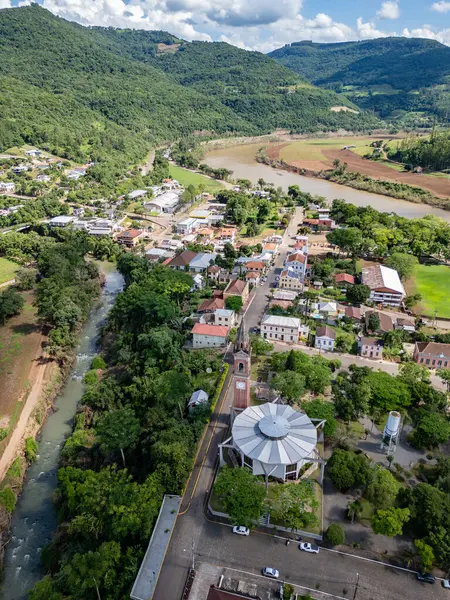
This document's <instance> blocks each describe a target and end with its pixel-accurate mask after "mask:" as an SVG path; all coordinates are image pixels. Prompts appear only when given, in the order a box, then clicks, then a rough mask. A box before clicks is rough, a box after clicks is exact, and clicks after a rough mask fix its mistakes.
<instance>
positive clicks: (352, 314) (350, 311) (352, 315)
mask: <svg viewBox="0 0 450 600" xmlns="http://www.w3.org/2000/svg"><path fill="white" fill-rule="evenodd" d="M345 316H346V317H348V318H349V319H360V318H361V309H360V308H357V307H356V306H346V307H345Z"/></svg>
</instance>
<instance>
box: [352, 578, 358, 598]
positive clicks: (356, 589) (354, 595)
mask: <svg viewBox="0 0 450 600" xmlns="http://www.w3.org/2000/svg"><path fill="white" fill-rule="evenodd" d="M358 585H359V573H356V585H355V593H354V594H353V600H355V598H356V594H357V592H358Z"/></svg>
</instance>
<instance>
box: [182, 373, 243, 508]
mask: <svg viewBox="0 0 450 600" xmlns="http://www.w3.org/2000/svg"><path fill="white" fill-rule="evenodd" d="M227 377H228V374H227ZM232 379H233V376H232V374H230V378H229V381H228V385H227V387H226V388H225V389H222V392H223V398H222V402H221V403H220V407H219V412H218V413H217V418H216V421H215V423H214V426H213V428H212V431H211V437H210V438H209V442H208V445H207V447H206V450H205V453H204V456H203V460H202V464H201V465H200V468H199V471H198V475H197V479H196V480H195V483H194V487H193V489H192V493H191V497H190V498H189V502H188V505H187V507H186V508H185V510H184V511H183V512H180V513H178V516H180V515H185V514H186V513H187V511H188V510H189V508H190V507H191V502H192V498H193V497H194V494H195V490H196V489H197V484H198V481H199V479H200V475H201V473H202V471H203V467H204V465H205V461H206V458H207V456H208V452H209V448H210V446H211V442H212V440H213V438H214V434H215V432H216V427H217V424H218V423H219V417H220V415H221V414H222V409H223V405H224V403H225V399H226V397H227V394H228V389H229V387H230V385H231V381H232ZM202 443H203V442H202ZM197 456H198V453H197ZM192 473H193V471H191V475H192ZM189 480H190V477H189Z"/></svg>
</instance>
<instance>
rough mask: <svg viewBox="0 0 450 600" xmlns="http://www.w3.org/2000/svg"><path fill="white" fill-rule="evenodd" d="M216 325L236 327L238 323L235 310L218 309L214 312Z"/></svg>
mask: <svg viewBox="0 0 450 600" xmlns="http://www.w3.org/2000/svg"><path fill="white" fill-rule="evenodd" d="M214 323H215V324H216V325H225V326H226V327H234V325H235V323H236V314H235V312H234V310H230V309H228V308H217V309H216V310H215V312H214Z"/></svg>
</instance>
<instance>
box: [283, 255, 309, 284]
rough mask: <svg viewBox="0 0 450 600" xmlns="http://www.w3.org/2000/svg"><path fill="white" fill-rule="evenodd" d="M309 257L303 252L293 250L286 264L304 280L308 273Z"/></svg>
mask: <svg viewBox="0 0 450 600" xmlns="http://www.w3.org/2000/svg"><path fill="white" fill-rule="evenodd" d="M307 262H308V257H307V256H306V255H305V254H303V252H293V253H292V254H289V255H288V256H287V257H286V260H285V261H284V266H285V267H286V268H287V269H290V270H292V271H295V272H296V273H298V274H299V275H300V277H301V279H302V281H303V279H304V278H305V275H306V266H307Z"/></svg>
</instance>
